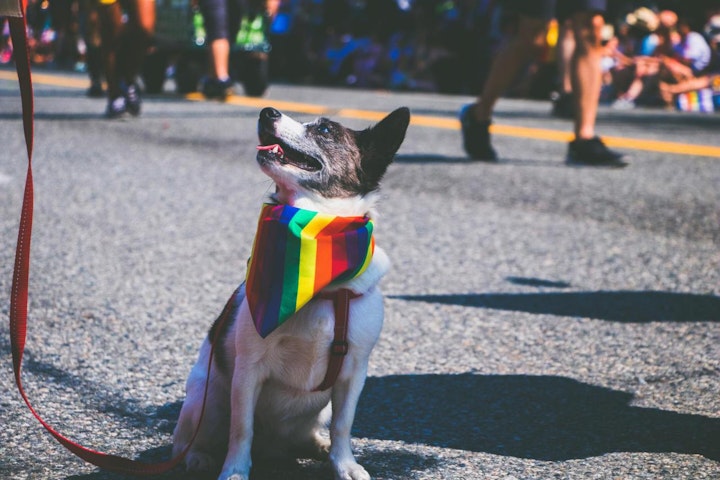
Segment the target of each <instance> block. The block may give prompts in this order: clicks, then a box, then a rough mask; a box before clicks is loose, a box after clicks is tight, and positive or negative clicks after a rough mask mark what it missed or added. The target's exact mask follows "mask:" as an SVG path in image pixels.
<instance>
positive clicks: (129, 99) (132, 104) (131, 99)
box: [125, 83, 142, 117]
mask: <svg viewBox="0 0 720 480" xmlns="http://www.w3.org/2000/svg"><path fill="white" fill-rule="evenodd" d="M125 105H126V107H127V111H128V112H130V115H132V116H133V117H137V116H138V115H140V107H141V106H142V99H141V98H140V89H139V88H138V86H137V85H136V84H134V83H131V84H130V85H129V86H128V87H127V89H125Z"/></svg>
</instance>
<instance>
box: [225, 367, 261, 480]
mask: <svg viewBox="0 0 720 480" xmlns="http://www.w3.org/2000/svg"><path fill="white" fill-rule="evenodd" d="M261 385H262V379H261V378H260V375H259V372H258V371H257V369H254V368H252V367H249V368H248V366H247V364H246V363H245V362H243V361H242V360H241V359H238V360H236V362H235V370H234V372H233V378H232V392H231V405H230V412H231V413H230V436H229V439H228V453H227V456H226V457H225V464H224V465H223V469H222V472H221V473H220V476H219V477H218V480H248V479H249V478H250V467H251V465H252V460H251V458H250V451H251V449H252V440H253V420H254V415H255V405H256V404H257V399H258V396H259V395H260V388H261Z"/></svg>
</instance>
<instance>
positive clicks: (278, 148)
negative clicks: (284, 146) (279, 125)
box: [272, 145, 280, 153]
mask: <svg viewBox="0 0 720 480" xmlns="http://www.w3.org/2000/svg"><path fill="white" fill-rule="evenodd" d="M278 150H280V145H275V146H274V147H273V149H272V152H273V153H278Z"/></svg>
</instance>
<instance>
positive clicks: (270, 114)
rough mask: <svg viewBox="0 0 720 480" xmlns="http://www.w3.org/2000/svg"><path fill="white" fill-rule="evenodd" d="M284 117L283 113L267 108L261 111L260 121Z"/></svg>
mask: <svg viewBox="0 0 720 480" xmlns="http://www.w3.org/2000/svg"><path fill="white" fill-rule="evenodd" d="M281 116H282V113H280V112H278V111H277V110H275V109H274V108H272V107H265V108H263V109H262V110H261V111H260V119H261V120H262V119H268V120H277V119H278V118H280V117H281Z"/></svg>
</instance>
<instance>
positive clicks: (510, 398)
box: [354, 374, 720, 461]
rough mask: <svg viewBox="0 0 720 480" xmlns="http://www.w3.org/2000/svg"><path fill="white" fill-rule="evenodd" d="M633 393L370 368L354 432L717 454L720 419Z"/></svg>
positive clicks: (541, 452)
mask: <svg viewBox="0 0 720 480" xmlns="http://www.w3.org/2000/svg"><path fill="white" fill-rule="evenodd" d="M632 397H633V396H632V394H630V393H627V392H622V391H616V390H611V389H607V388H602V387H597V386H593V385H588V384H584V383H580V382H578V381H575V380H572V379H569V378H563V377H555V376H528V375H497V376H495V375H491V376H486V375H474V374H462V375H392V376H387V377H371V378H368V380H367V383H366V386H365V390H364V392H363V395H362V397H361V401H360V405H359V408H358V413H357V416H356V421H355V428H354V435H355V436H357V437H366V438H371V439H379V440H395V441H403V442H408V443H414V444H424V445H431V446H436V447H442V448H453V449H459V450H466V451H472V452H485V453H492V454H496V455H505V456H513V457H518V458H528V459H535V460H545V461H562V460H570V459H579V458H587V457H593V456H598V455H603V454H606V453H612V452H676V453H686V454H700V455H704V456H705V457H708V458H710V459H713V460H720V419H718V418H710V417H705V416H701V415H689V414H680V413H675V412H669V411H664V410H660V409H655V408H641V407H634V406H632V405H631V404H630V402H631V400H632Z"/></svg>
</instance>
